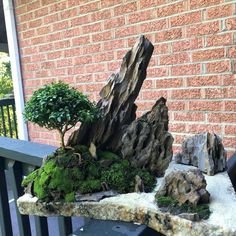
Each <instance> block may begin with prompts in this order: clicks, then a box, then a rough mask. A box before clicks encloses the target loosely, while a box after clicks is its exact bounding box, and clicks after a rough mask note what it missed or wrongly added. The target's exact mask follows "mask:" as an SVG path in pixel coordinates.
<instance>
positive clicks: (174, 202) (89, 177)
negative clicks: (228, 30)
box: [17, 36, 236, 236]
mask: <svg viewBox="0 0 236 236" xmlns="http://www.w3.org/2000/svg"><path fill="white" fill-rule="evenodd" d="M152 52H153V45H152V44H151V42H150V41H149V40H148V39H146V38H145V37H144V36H141V37H140V38H139V40H138V41H137V42H136V44H135V45H134V47H133V48H132V49H131V50H130V51H129V52H128V53H127V54H126V55H125V57H124V59H123V62H122V65H121V68H120V71H119V72H118V73H116V74H113V75H111V77H110V78H109V80H108V82H107V85H105V86H104V88H103V89H102V90H101V92H100V95H101V99H100V100H99V101H98V103H97V105H96V106H95V105H94V104H93V103H91V102H89V100H88V99H87V98H86V97H85V96H84V95H82V94H81V93H80V96H79V99H81V97H82V99H81V100H82V101H83V102H82V103H79V104H80V105H78V106H77V107H74V108H76V109H74V108H72V110H70V109H69V107H70V106H71V105H72V106H73V104H74V102H71V101H72V99H66V100H64V101H62V100H63V99H62V95H61V94H62V93H63V92H62V93H60V89H58V94H60V95H59V96H57V95H55V99H54V98H51V99H52V101H51V100H50V99H48V97H49V96H51V92H49V93H45V91H44V89H45V88H43V89H41V90H40V92H35V93H36V95H35V94H34V95H33V96H32V99H35V100H34V103H36V108H37V109H34V105H33V103H31V100H30V101H29V105H28V104H27V106H26V110H25V117H26V118H28V120H31V121H33V122H35V123H38V124H39V125H40V126H43V127H46V128H48V129H57V130H58V131H59V133H60V135H61V144H62V145H61V148H59V149H57V150H56V151H55V152H54V153H53V154H51V155H49V156H47V157H46V158H45V160H44V162H43V165H42V167H41V168H39V169H37V170H35V171H34V172H32V173H31V174H30V175H28V176H27V177H26V178H25V179H24V180H23V182H22V185H23V186H24V187H25V191H26V194H25V195H24V196H22V197H21V198H19V199H18V201H17V204H18V207H19V210H20V212H21V213H22V214H32V215H39V216H55V215H61V216H84V217H90V218H95V219H102V220H122V221H129V222H138V223H140V224H145V225H148V226H149V227H151V228H153V229H155V230H156V231H158V232H161V233H163V234H165V235H196V236H198V235H230V236H231V235H235V232H236V228H234V229H232V228H231V224H232V222H234V219H235V216H234V215H233V216H232V214H230V211H229V207H228V206H230V209H232V211H234V210H236V206H235V201H236V196H235V194H234V195H233V194H231V192H230V191H231V189H232V185H231V183H230V180H229V178H228V176H227V175H226V174H225V173H223V172H222V173H218V174H217V175H215V176H207V175H204V174H203V173H201V171H205V172H208V169H207V168H205V167H204V168H203V169H201V168H200V170H201V171H200V170H199V169H197V168H196V167H193V166H188V165H182V164H176V163H174V162H171V160H172V155H173V152H172V143H173V137H172V135H171V134H170V133H169V132H168V123H169V118H168V108H167V105H166V99H165V98H159V99H157V101H156V103H155V104H154V106H153V107H152V109H151V110H150V111H148V112H147V113H145V114H143V115H142V116H141V117H139V118H137V119H136V109H137V106H136V105H135V103H134V102H135V99H136V98H137V96H138V94H139V91H140V89H141V86H142V83H143V81H144V80H145V78H146V69H147V66H148V63H149V60H150V58H151V55H152ZM49 86H52V87H53V86H57V84H53V85H49ZM60 86H61V87H63V86H65V87H66V89H68V90H70V88H69V86H68V85H63V84H62V83H59V85H58V87H60ZM47 89H48V88H47ZM45 94H46V95H45ZM68 94H70V91H68V92H66V96H67V95H68ZM41 96H42V97H43V99H41ZM66 96H65V97H66ZM34 97H35V98H34ZM56 97H58V98H59V100H58V99H56ZM63 98H64V97H63ZM53 99H54V100H53ZM57 101H58V102H59V104H63V105H62V106H63V107H64V108H65V109H63V108H62V107H60V106H57V105H56V103H57ZM47 102H49V104H50V106H51V107H49V109H46V110H45V111H46V112H45V115H46V114H47V116H44V114H42V118H43V119H41V117H40V112H41V111H43V110H41V105H42V107H43V109H45V107H44V105H46V104H47ZM50 102H51V103H50ZM40 103H41V105H39V104H40ZM75 103H76V102H75ZM82 105H83V106H82ZM27 107H29V108H27ZM46 108H47V106H46ZM50 109H52V110H53V115H51V112H50ZM56 109H59V110H58V111H57V110H56ZM83 109H84V110H83ZM35 111H39V113H36V114H35V113H34V112H35ZM70 112H72V113H73V114H74V116H73V117H76V119H74V120H73V121H74V122H71V123H69V121H66V119H67V118H68V117H72V116H71V114H70ZM27 113H29V114H27ZM68 114H69V115H68ZM45 117H46V118H45ZM50 117H52V119H50ZM56 117H57V118H56ZM60 117H61V118H60ZM47 119H49V120H50V122H47V121H46V120H47ZM78 121H80V122H81V126H80V128H79V129H78V130H76V131H74V132H73V133H72V135H71V136H70V137H69V140H68V142H67V144H65V142H64V134H65V132H66V131H67V130H68V129H70V128H71V127H73V125H75V124H76V123H77V122H78ZM55 124H56V125H59V127H60V128H59V129H58V128H57V127H56V125H55ZM209 140H213V142H211V143H209V142H208V141H209ZM214 140H215V141H214ZM190 143H191V142H190ZM205 143H206V144H207V145H208V146H204V145H203V147H204V148H203V150H208V151H209V154H210V158H208V157H206V159H205V160H206V161H207V160H208V159H209V161H210V160H211V159H212V158H211V157H212V155H211V154H219V156H218V157H219V158H218V157H217V158H216V159H217V160H218V161H219V162H221V161H222V160H224V158H225V154H224V153H223V151H224V149H223V146H222V147H221V143H220V142H218V137H216V138H215V139H206V141H205ZM210 144H211V145H210ZM217 144H219V145H220V146H217ZM187 146H188V145H187ZM209 147H213V148H209ZM186 149H187V150H188V148H186ZM191 150H195V149H194V148H192V149H191ZM186 153H187V154H189V156H190V157H191V158H190V159H191V160H193V159H194V158H192V156H191V155H192V154H191V153H189V152H186ZM196 155H198V154H197V151H196V152H195V151H193V156H194V157H195V156H196ZM179 157H180V156H179ZM181 158H182V156H181ZM183 159H184V156H183V158H182V159H181V160H180V162H183ZM203 159H204V158H203ZM213 159H214V158H213ZM203 161H204V160H203ZM185 164H186V163H185ZM190 164H193V163H192V162H191V163H190ZM223 164H224V163H223ZM196 166H197V167H199V165H196ZM222 166H223V167H222ZM217 168H218V169H219V170H220V171H221V170H224V169H225V166H224V165H218V164H217ZM217 168H215V167H214V169H217ZM222 168H223V169H222ZM218 169H217V171H218ZM168 173H169V174H168ZM164 174H165V176H164ZM163 176H164V178H162V177H163ZM219 183H221V184H219ZM216 185H217V186H216ZM216 187H217V188H216ZM219 192H220V193H221V196H219ZM27 193H30V194H27ZM210 197H211V198H212V199H213V201H212V204H211V198H210ZM225 199H227V204H225ZM222 209H223V210H222ZM222 211H224V217H223V219H222Z"/></svg>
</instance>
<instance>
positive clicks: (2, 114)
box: [1, 106, 7, 137]
mask: <svg viewBox="0 0 236 236" xmlns="http://www.w3.org/2000/svg"><path fill="white" fill-rule="evenodd" d="M1 116H2V125H3V133H4V136H5V137H6V136H7V132H6V124H5V117H4V109H3V107H2V106H1Z"/></svg>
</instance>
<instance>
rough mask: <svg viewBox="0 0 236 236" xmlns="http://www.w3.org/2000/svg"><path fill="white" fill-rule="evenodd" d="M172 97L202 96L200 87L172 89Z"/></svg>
mask: <svg viewBox="0 0 236 236" xmlns="http://www.w3.org/2000/svg"><path fill="white" fill-rule="evenodd" d="M171 98H172V99H175V100H176V99H180V100H183V99H196V98H201V90H200V89H181V90H172V91H171Z"/></svg>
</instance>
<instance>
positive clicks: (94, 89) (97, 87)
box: [86, 83, 104, 92]
mask: <svg viewBox="0 0 236 236" xmlns="http://www.w3.org/2000/svg"><path fill="white" fill-rule="evenodd" d="M103 86H104V84H103V83H100V84H86V91H87V92H98V91H100V90H101V89H102V87H103Z"/></svg>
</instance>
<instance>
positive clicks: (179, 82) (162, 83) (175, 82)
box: [156, 78, 183, 88]
mask: <svg viewBox="0 0 236 236" xmlns="http://www.w3.org/2000/svg"><path fill="white" fill-rule="evenodd" d="M182 86H183V79H182V78H171V79H158V80H157V81H156V88H178V87H182Z"/></svg>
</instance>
